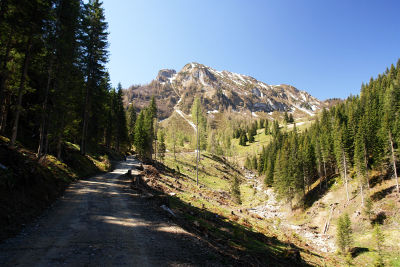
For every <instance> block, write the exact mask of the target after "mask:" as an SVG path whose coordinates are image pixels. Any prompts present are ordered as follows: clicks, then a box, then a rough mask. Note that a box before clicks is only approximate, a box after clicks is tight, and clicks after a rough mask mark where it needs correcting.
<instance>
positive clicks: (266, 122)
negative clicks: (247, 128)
mask: <svg viewBox="0 0 400 267" xmlns="http://www.w3.org/2000/svg"><path fill="white" fill-rule="evenodd" d="M264 127H265V130H264V133H265V135H269V124H268V120H267V119H266V120H265V123H264Z"/></svg>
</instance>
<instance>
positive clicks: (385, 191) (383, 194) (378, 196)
mask: <svg viewBox="0 0 400 267" xmlns="http://www.w3.org/2000/svg"><path fill="white" fill-rule="evenodd" d="M395 188H396V186H395V185H394V186H391V187H388V188H386V189H383V190H381V191H378V192H375V193H374V194H372V195H371V199H372V200H373V201H377V200H381V199H382V198H385V197H386V196H387V195H389V194H391V193H392V192H393V191H394V190H395Z"/></svg>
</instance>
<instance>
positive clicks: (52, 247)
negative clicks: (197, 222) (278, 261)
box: [0, 158, 221, 266]
mask: <svg viewBox="0 0 400 267" xmlns="http://www.w3.org/2000/svg"><path fill="white" fill-rule="evenodd" d="M137 163H138V162H137V161H136V160H135V159H134V158H128V160H127V161H126V162H121V163H119V164H118V166H117V169H116V170H115V171H113V172H110V173H106V174H101V175H97V176H94V177H91V178H89V179H86V180H81V181H79V182H77V183H74V184H72V185H71V186H70V187H69V188H68V189H67V190H66V192H65V194H64V196H63V197H62V198H61V199H60V200H58V201H57V202H56V203H55V204H54V205H53V206H52V207H51V208H50V209H49V210H47V211H46V212H45V214H44V215H43V216H42V217H41V218H39V219H38V220H37V221H36V222H35V223H34V224H32V225H30V226H28V227H27V228H26V229H25V230H24V231H23V232H22V233H20V234H19V235H18V236H17V237H14V238H11V239H8V240H6V241H5V242H3V243H2V244H0V266H60V265H61V266H200V265H203V266H209V265H213V266H215V265H221V264H220V262H219V261H218V256H217V255H216V254H215V253H214V252H213V251H211V250H210V249H209V248H208V247H207V246H206V245H205V244H203V243H202V241H200V240H198V239H197V238H196V237H195V236H193V235H192V234H190V233H188V232H186V231H185V230H183V229H182V228H180V227H179V226H177V225H175V224H174V223H172V222H169V220H168V217H167V216H166V215H165V214H164V213H162V212H161V211H160V210H158V209H157V208H154V207H153V206H152V205H150V204H149V203H148V200H146V199H145V198H142V197H141V196H140V195H136V194H135V193H134V192H133V191H132V190H131V189H130V187H129V179H127V178H126V177H125V176H121V174H124V173H126V172H127V170H128V169H130V168H132V167H134V166H135V164H137Z"/></svg>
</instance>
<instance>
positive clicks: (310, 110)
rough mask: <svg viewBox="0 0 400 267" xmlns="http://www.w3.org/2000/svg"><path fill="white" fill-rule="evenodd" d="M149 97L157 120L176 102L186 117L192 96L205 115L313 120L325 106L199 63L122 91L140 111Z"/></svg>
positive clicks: (291, 89) (306, 96) (294, 90)
mask: <svg viewBox="0 0 400 267" xmlns="http://www.w3.org/2000/svg"><path fill="white" fill-rule="evenodd" d="M152 95H154V96H156V99H157V100H158V103H159V118H160V119H165V118H167V117H169V116H170V115H171V114H172V112H173V111H174V109H173V107H174V106H175V105H177V104H178V101H179V105H178V107H179V108H180V109H181V110H182V111H183V112H184V113H189V111H190V108H191V106H192V103H193V99H194V98H195V97H196V96H199V97H200V98H201V100H202V103H203V107H204V109H205V111H206V112H207V113H215V112H223V111H226V110H233V111H237V112H250V113H252V114H254V112H265V113H270V114H271V113H272V112H274V111H279V112H283V111H287V112H290V113H293V114H294V116H295V117H296V118H298V117H305V116H313V115H315V113H316V112H317V111H318V110H320V109H321V108H322V107H324V106H325V105H326V103H324V102H321V101H320V100H318V99H316V98H314V97H312V96H311V95H310V94H308V93H307V92H305V91H301V90H298V89H297V88H295V87H293V86H291V85H285V84H280V85H269V84H266V83H264V82H261V81H258V80H256V79H254V78H253V77H250V76H247V75H242V74H237V73H233V72H229V71H225V70H224V71H217V70H215V69H213V68H211V67H208V66H205V65H203V64H199V63H189V64H186V65H185V66H184V67H183V68H182V69H181V70H180V71H179V72H176V71H175V70H170V69H163V70H160V71H159V73H158V75H157V77H156V78H155V79H154V80H153V81H151V83H149V84H147V85H142V86H131V87H130V88H128V89H127V90H125V92H124V101H125V104H126V105H127V104H129V103H133V104H134V105H135V107H136V108H137V109H138V110H141V109H142V108H143V107H144V106H146V105H147V104H148V103H149V101H150V97H151V96H152Z"/></svg>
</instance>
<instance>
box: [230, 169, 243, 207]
mask: <svg viewBox="0 0 400 267" xmlns="http://www.w3.org/2000/svg"><path fill="white" fill-rule="evenodd" d="M231 194H232V197H233V201H234V202H235V203H236V204H242V200H241V195H240V181H239V178H238V177H237V176H236V175H234V176H233V181H232V185H231Z"/></svg>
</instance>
